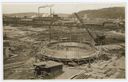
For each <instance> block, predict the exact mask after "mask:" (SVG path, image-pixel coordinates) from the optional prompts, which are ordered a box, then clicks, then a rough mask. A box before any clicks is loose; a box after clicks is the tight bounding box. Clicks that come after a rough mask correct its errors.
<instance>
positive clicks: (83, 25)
mask: <svg viewBox="0 0 128 82" xmlns="http://www.w3.org/2000/svg"><path fill="white" fill-rule="evenodd" d="M74 14H75V16H76V17H77V19H78V20H79V22H80V23H81V24H82V27H83V28H84V27H85V24H84V23H83V21H82V20H81V19H80V17H79V16H78V14H77V13H74ZM85 29H86V31H87V32H88V34H89V36H91V38H92V40H93V41H94V42H95V38H94V37H93V35H92V34H91V32H90V31H89V30H88V29H87V28H85ZM95 43H96V42H95Z"/></svg>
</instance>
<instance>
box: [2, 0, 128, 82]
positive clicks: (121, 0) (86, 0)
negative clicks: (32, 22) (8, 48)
mask: <svg viewBox="0 0 128 82" xmlns="http://www.w3.org/2000/svg"><path fill="white" fill-rule="evenodd" d="M13 2H20V3H26V2H27V3H29V2H30V3H31V2H33V3H39V2H42V3H44V2H57V3H58V2H65V3H68V2H70V3H72V2H73V3H74V2H79V3H83V2H84V3H126V6H125V10H126V12H125V20H126V21H125V22H126V23H125V24H126V26H125V43H126V45H125V46H126V47H125V51H126V53H125V56H126V58H125V67H126V68H125V69H126V79H83V80H65V79H64V80H63V79H61V80H59V79H55V80H4V79H3V24H2V19H1V18H2V3H13ZM127 7H128V0H3V1H1V2H0V81H1V82H2V81H4V82H22V81H24V82H37V81H38V82H50V81H52V82H53V81H54V82H60V81H63V82H64V81H67V82H71V81H72V82H74V81H75V82H76V81H80V82H85V81H86V82H103V81H104V82H108V81H109V82H113V81H116V82H127V75H128V72H127V69H128V63H127V62H128V56H127V54H128V50H127V49H128V24H127V22H128V15H127V14H128V8H127Z"/></svg>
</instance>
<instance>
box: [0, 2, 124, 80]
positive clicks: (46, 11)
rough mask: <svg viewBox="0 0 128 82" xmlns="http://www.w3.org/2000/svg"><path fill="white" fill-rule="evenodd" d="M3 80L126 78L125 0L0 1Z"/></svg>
mask: <svg viewBox="0 0 128 82" xmlns="http://www.w3.org/2000/svg"><path fill="white" fill-rule="evenodd" d="M2 22H3V78H4V80H46V79H52V80H53V79H64V80H66V79H69V80H71V79H75V80H76V79H84V80H87V79H126V69H125V63H126V62H125V3H2Z"/></svg>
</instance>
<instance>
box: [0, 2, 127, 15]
mask: <svg viewBox="0 0 128 82" xmlns="http://www.w3.org/2000/svg"><path fill="white" fill-rule="evenodd" d="M51 4H53V7H52V10H53V11H54V12H55V13H67V14H70V13H73V12H78V11H81V10H90V9H101V8H108V7H125V3H102V4H101V3H3V5H2V11H3V13H23V12H37V9H38V7H39V6H44V5H51ZM40 11H41V12H42V13H48V12H49V8H48V7H47V8H43V9H41V10H40Z"/></svg>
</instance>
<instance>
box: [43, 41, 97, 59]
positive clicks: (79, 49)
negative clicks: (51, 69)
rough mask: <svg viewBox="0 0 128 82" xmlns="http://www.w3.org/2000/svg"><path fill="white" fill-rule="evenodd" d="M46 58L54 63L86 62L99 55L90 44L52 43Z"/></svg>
mask: <svg viewBox="0 0 128 82" xmlns="http://www.w3.org/2000/svg"><path fill="white" fill-rule="evenodd" d="M45 50H46V53H45V54H44V56H45V58H47V59H50V60H54V61H61V62H64V61H67V62H68V61H69V62H70V61H76V62H78V61H79V62H80V61H85V60H87V61H88V59H94V58H95V57H96V56H97V55H98V53H99V52H98V51H97V50H96V48H95V47H94V46H93V45H91V44H90V43H88V42H84V43H80V42H52V43H49V44H48V45H47V47H46V49H45Z"/></svg>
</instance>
